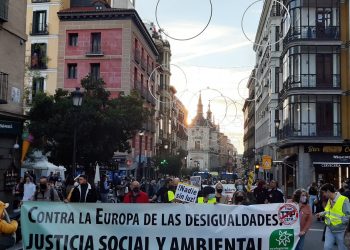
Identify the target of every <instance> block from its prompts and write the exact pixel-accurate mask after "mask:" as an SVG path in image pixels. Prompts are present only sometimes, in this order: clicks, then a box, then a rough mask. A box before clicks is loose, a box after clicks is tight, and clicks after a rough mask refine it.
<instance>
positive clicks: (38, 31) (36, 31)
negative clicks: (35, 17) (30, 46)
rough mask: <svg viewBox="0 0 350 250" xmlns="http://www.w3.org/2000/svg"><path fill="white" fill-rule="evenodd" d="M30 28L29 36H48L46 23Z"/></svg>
mask: <svg viewBox="0 0 350 250" xmlns="http://www.w3.org/2000/svg"><path fill="white" fill-rule="evenodd" d="M31 26H32V32H31V33H30V35H31V36H42V35H48V34H49V26H48V25H47V24H46V23H40V24H31Z"/></svg>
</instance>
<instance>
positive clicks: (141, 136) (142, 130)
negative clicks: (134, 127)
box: [135, 129, 145, 179]
mask: <svg viewBox="0 0 350 250" xmlns="http://www.w3.org/2000/svg"><path fill="white" fill-rule="evenodd" d="M144 134H145V130H144V129H141V130H140V131H139V164H138V166H137V168H136V170H135V178H136V179H137V170H138V168H141V151H142V138H143V135H144ZM142 173H143V172H142Z"/></svg>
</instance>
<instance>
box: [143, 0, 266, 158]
mask: <svg viewBox="0 0 350 250" xmlns="http://www.w3.org/2000/svg"><path fill="white" fill-rule="evenodd" d="M210 3H211V4H212V5H211V4H210ZM263 3H264V0H136V10H137V12H138V13H139V15H140V17H141V18H142V19H143V21H144V22H153V23H154V24H155V25H156V26H157V27H160V28H161V29H163V30H164V32H165V33H166V34H167V35H168V36H167V35H166V34H162V37H163V38H165V39H166V40H168V41H169V43H170V46H171V53H172V57H171V63H172V65H171V73H172V76H171V80H170V84H171V85H173V86H175V88H176V89H177V91H178V93H177V96H178V97H179V99H180V100H181V101H182V102H183V103H184V105H185V106H186V107H187V109H188V111H189V121H191V120H192V118H193V117H194V116H195V114H196V109H197V102H198V97H199V93H201V94H202V100H203V106H204V112H206V110H207V106H208V103H209V102H210V106H211V111H212V113H213V116H214V119H215V122H216V123H217V124H219V125H220V130H221V131H222V132H224V133H225V134H226V135H227V136H228V137H229V138H230V140H231V142H232V143H233V144H234V146H235V147H236V148H237V150H238V152H239V153H241V154H242V153H243V151H244V146H243V133H244V127H243V123H244V117H243V112H242V108H243V103H244V98H246V97H247V95H248V89H247V88H246V84H247V80H248V77H249V75H250V73H251V71H252V70H253V68H254V65H255V53H254V51H253V42H252V41H254V38H255V33H256V30H257V28H258V23H259V18H260V14H261V11H262V6H263ZM157 4H158V7H157ZM211 6H212V7H211ZM211 11H212V16H211V15H210V13H211ZM210 16H211V18H210ZM208 23H209V25H208V26H207V27H206V25H207V24H208ZM241 24H242V25H241ZM205 27H206V28H205ZM243 31H244V32H243ZM244 33H245V34H246V36H247V38H246V37H245V36H244ZM178 39H183V40H185V41H179V40H178ZM249 40H250V41H249Z"/></svg>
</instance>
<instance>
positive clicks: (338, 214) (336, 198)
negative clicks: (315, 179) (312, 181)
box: [316, 183, 350, 250]
mask: <svg viewBox="0 0 350 250" xmlns="http://www.w3.org/2000/svg"><path fill="white" fill-rule="evenodd" d="M320 190H321V193H323V195H324V196H325V197H326V198H327V199H328V201H327V205H326V207H325V209H324V210H325V211H324V212H321V213H318V214H316V217H317V218H320V217H324V218H325V223H326V226H327V228H326V234H325V241H324V250H332V249H333V246H334V243H335V241H336V242H337V246H338V249H339V250H346V249H347V247H346V246H345V244H344V234H345V230H346V228H347V225H348V222H349V218H350V203H349V199H348V198H347V197H345V196H343V195H341V194H340V193H339V192H336V190H335V187H334V186H333V185H332V184H330V183H326V184H324V185H323V186H322V187H321V189H320Z"/></svg>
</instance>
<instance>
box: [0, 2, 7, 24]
mask: <svg viewBox="0 0 350 250" xmlns="http://www.w3.org/2000/svg"><path fill="white" fill-rule="evenodd" d="M8 11H9V0H1V1H0V22H7V20H8V13H9V12H8Z"/></svg>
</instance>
